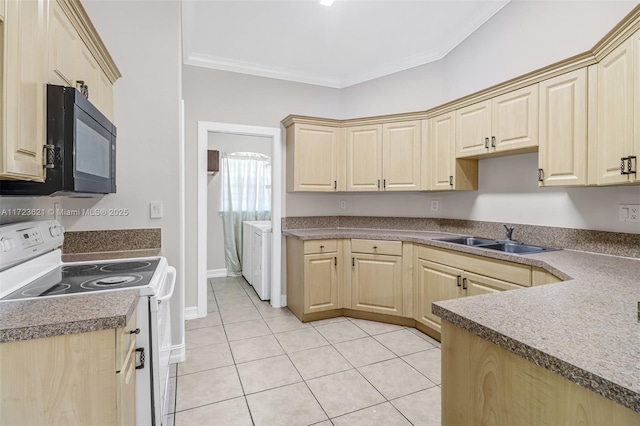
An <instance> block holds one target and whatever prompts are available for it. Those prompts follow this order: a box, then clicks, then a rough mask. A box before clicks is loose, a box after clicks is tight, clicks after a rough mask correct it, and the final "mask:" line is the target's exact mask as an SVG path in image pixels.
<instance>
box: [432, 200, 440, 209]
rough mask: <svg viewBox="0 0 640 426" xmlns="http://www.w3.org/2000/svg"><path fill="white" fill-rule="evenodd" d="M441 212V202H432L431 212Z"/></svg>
mask: <svg viewBox="0 0 640 426" xmlns="http://www.w3.org/2000/svg"><path fill="white" fill-rule="evenodd" d="M439 210H440V200H431V211H432V212H437V211H439Z"/></svg>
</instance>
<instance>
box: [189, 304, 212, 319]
mask: <svg viewBox="0 0 640 426" xmlns="http://www.w3.org/2000/svg"><path fill="white" fill-rule="evenodd" d="M206 316H207V313H206V312H205V314H204V315H203V316H202V317H199V316H198V307H197V306H188V307H186V308H184V320H185V321H189V320H194V319H198V318H204V317H206Z"/></svg>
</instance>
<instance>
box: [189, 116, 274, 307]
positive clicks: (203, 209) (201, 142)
mask: <svg viewBox="0 0 640 426" xmlns="http://www.w3.org/2000/svg"><path fill="white" fill-rule="evenodd" d="M209 132H217V133H229V134H236V135H250V136H262V137H270V138H271V143H272V150H271V162H272V167H271V173H272V174H273V175H272V178H271V186H272V187H271V197H272V199H271V229H272V232H273V235H281V223H280V222H281V219H282V155H283V150H282V147H283V143H282V132H281V131H280V128H279V127H278V128H275V127H261V126H247V125H241V124H229V123H215V122H210V121H198V201H197V209H198V213H197V214H198V221H197V228H198V229H197V235H198V241H197V243H198V244H197V246H198V254H197V260H198V262H197V268H198V269H197V276H198V314H199V316H200V317H201V318H202V317H205V316H206V313H207V279H206V275H207V266H206V265H207V263H206V259H207V238H206V235H207V191H206V188H207V147H208V141H209V137H208V134H209ZM281 250H282V238H272V240H271V262H272V263H271V265H272V266H271V302H270V303H271V306H273V307H274V308H281V307H283V306H286V305H284V304H283V299H282V296H283V294H282V290H281V289H282V277H281V257H282V251H281Z"/></svg>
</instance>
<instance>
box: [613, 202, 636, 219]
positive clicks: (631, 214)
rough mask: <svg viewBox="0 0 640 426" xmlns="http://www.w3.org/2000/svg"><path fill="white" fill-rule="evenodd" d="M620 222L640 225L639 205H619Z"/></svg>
mask: <svg viewBox="0 0 640 426" xmlns="http://www.w3.org/2000/svg"><path fill="white" fill-rule="evenodd" d="M618 213H619V216H620V222H635V223H640V204H620V206H619V210H618Z"/></svg>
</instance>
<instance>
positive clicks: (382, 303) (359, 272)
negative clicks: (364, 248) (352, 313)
mask: <svg viewBox="0 0 640 426" xmlns="http://www.w3.org/2000/svg"><path fill="white" fill-rule="evenodd" d="M352 256H353V263H352V268H353V270H352V274H351V291H352V293H351V309H357V310H361V311H368V312H378V313H381V314H390V315H402V257H401V256H385V255H380V254H363V253H352Z"/></svg>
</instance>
